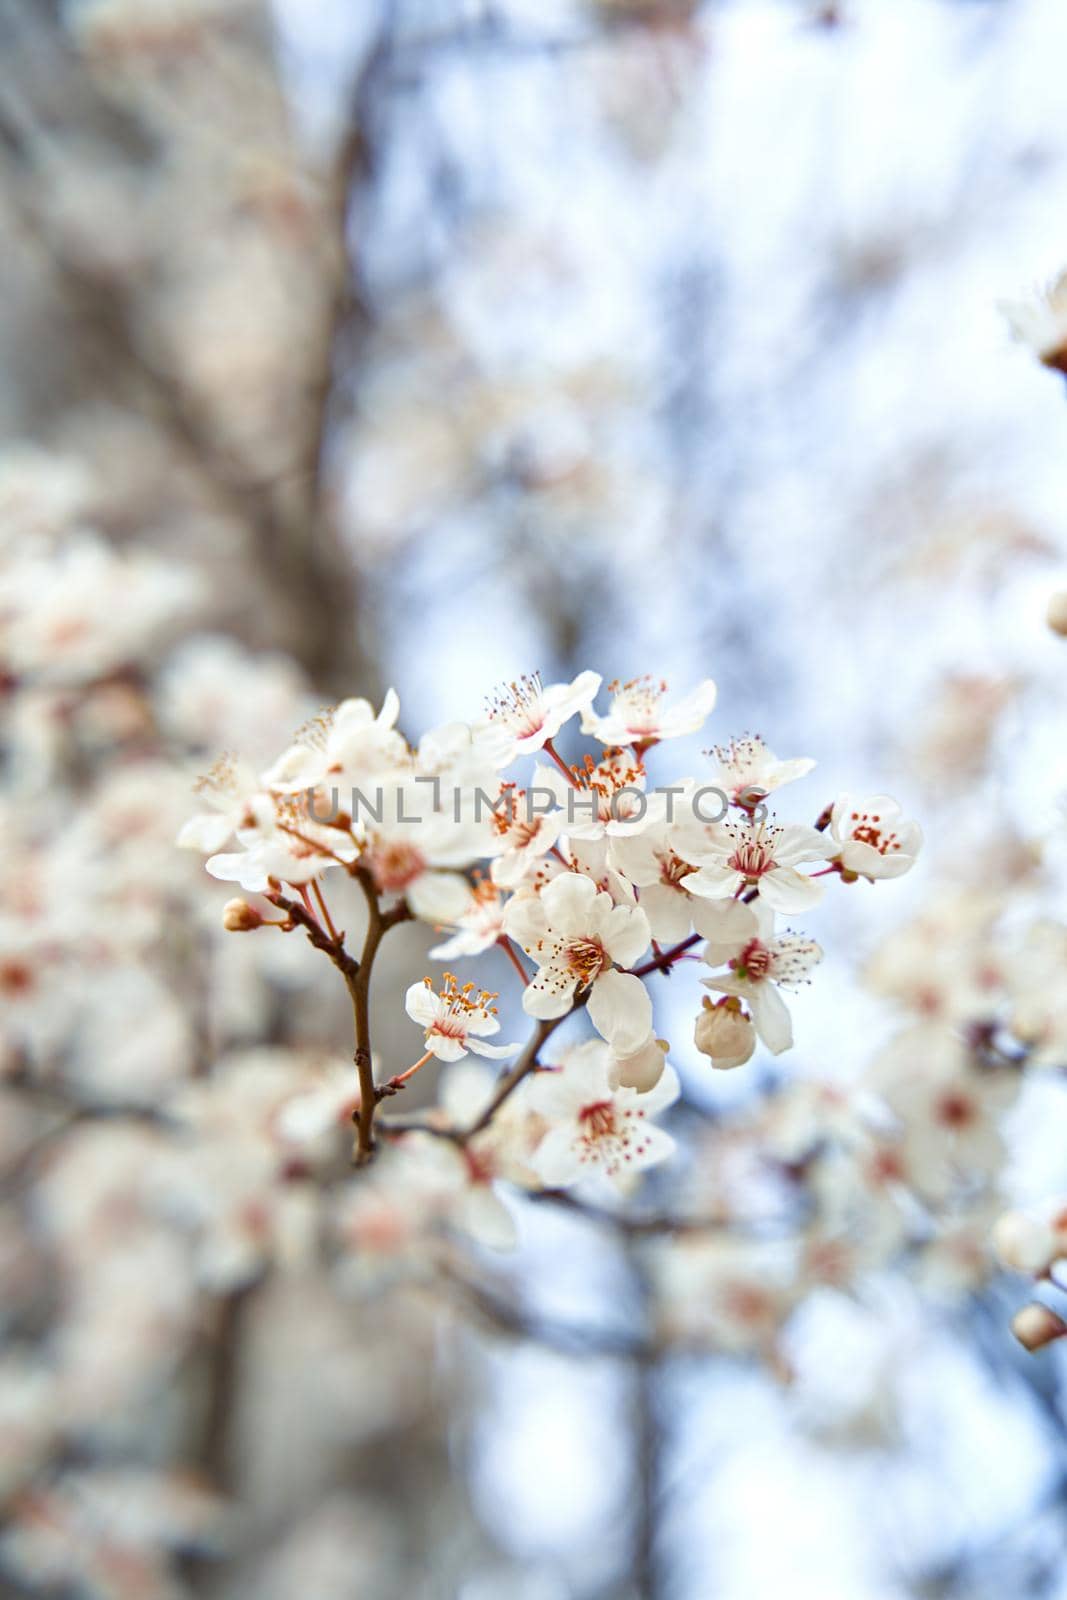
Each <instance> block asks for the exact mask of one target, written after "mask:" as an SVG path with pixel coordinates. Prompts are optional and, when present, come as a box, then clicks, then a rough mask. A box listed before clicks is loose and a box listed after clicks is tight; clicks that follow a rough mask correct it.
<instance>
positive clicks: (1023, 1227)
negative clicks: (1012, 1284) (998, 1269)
mask: <svg viewBox="0 0 1067 1600" xmlns="http://www.w3.org/2000/svg"><path fill="white" fill-rule="evenodd" d="M1063 1251H1064V1244H1063V1241H1062V1240H1061V1239H1059V1238H1057V1236H1056V1233H1055V1230H1054V1229H1053V1228H1051V1227H1050V1226H1049V1224H1048V1223H1047V1222H1044V1221H1042V1220H1041V1218H1040V1217H1035V1216H1032V1215H1030V1214H1029V1213H1028V1212H1026V1211H1005V1213H1004V1215H1003V1216H1002V1217H998V1219H997V1222H996V1224H995V1226H994V1228H993V1252H994V1254H995V1255H996V1258H997V1260H998V1261H999V1262H1000V1264H1001V1266H1003V1267H1007V1268H1008V1270H1009V1272H1025V1273H1027V1274H1028V1275H1029V1276H1030V1277H1034V1278H1036V1277H1039V1276H1040V1275H1041V1274H1042V1273H1045V1272H1047V1271H1048V1269H1049V1267H1051V1265H1052V1263H1053V1262H1054V1261H1055V1260H1056V1259H1057V1258H1058V1257H1059V1256H1061V1255H1062V1254H1063Z"/></svg>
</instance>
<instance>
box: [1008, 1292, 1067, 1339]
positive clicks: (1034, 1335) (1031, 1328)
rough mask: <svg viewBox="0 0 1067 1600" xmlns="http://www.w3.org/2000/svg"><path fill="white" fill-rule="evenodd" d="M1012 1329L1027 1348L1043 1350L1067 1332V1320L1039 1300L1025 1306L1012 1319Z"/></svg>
mask: <svg viewBox="0 0 1067 1600" xmlns="http://www.w3.org/2000/svg"><path fill="white" fill-rule="evenodd" d="M1011 1331H1012V1333H1013V1334H1014V1335H1015V1337H1016V1338H1017V1339H1018V1341H1019V1343H1020V1344H1021V1345H1022V1346H1023V1347H1024V1348H1025V1349H1027V1350H1043V1349H1044V1347H1045V1345H1047V1344H1052V1342H1053V1340H1055V1339H1062V1338H1063V1336H1064V1334H1065V1333H1067V1322H1064V1320H1063V1318H1062V1317H1058V1316H1057V1315H1056V1313H1055V1312H1054V1311H1050V1310H1049V1308H1048V1306H1043V1305H1041V1303H1040V1302H1039V1301H1037V1300H1033V1301H1031V1303H1030V1304H1029V1305H1028V1306H1023V1308H1022V1310H1021V1311H1017V1312H1016V1313H1015V1315H1014V1317H1012V1319H1011Z"/></svg>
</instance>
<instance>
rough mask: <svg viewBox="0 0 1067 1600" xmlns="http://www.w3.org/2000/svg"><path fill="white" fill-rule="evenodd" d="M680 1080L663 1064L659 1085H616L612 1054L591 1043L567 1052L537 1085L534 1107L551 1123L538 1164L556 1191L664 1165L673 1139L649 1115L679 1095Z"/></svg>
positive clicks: (537, 1154) (538, 1152)
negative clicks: (597, 1176) (642, 1088)
mask: <svg viewBox="0 0 1067 1600" xmlns="http://www.w3.org/2000/svg"><path fill="white" fill-rule="evenodd" d="M678 1093H679V1085H678V1077H677V1074H676V1073H675V1071H674V1069H673V1067H670V1066H666V1065H665V1066H664V1068H663V1072H662V1074H661V1076H660V1078H659V1080H658V1082H657V1083H656V1084H655V1085H654V1087H653V1088H651V1089H649V1090H647V1091H646V1092H645V1093H643V1094H642V1093H641V1092H639V1091H638V1090H637V1089H631V1088H624V1087H613V1086H612V1083H611V1051H610V1050H609V1049H608V1047H607V1045H606V1044H603V1043H601V1042H600V1041H599V1040H596V1039H592V1040H589V1041H588V1042H587V1043H585V1044H582V1045H577V1046H576V1047H575V1048H574V1049H572V1050H570V1051H568V1052H567V1054H566V1055H565V1056H564V1057H563V1059H562V1061H561V1063H560V1065H559V1067H558V1068H557V1069H555V1070H554V1071H548V1072H542V1073H540V1074H538V1076H537V1078H535V1080H534V1082H533V1084H532V1085H531V1087H530V1093H529V1103H530V1106H531V1107H532V1108H533V1110H535V1111H537V1112H538V1113H539V1114H540V1115H541V1116H542V1117H543V1118H544V1119H545V1121H546V1122H547V1123H548V1132H547V1133H546V1134H545V1136H544V1138H543V1139H542V1140H541V1142H540V1144H539V1145H538V1146H537V1148H536V1150H535V1151H534V1153H533V1157H532V1165H533V1168H534V1171H535V1172H536V1173H537V1174H538V1176H539V1177H540V1179H541V1181H542V1182H543V1183H544V1184H546V1185H547V1186H548V1187H549V1188H554V1189H555V1188H566V1187H568V1186H569V1185H570V1184H573V1183H578V1182H579V1181H580V1180H581V1179H582V1178H585V1177H589V1176H592V1175H593V1174H594V1173H602V1174H603V1175H604V1176H605V1177H607V1178H610V1179H613V1180H614V1181H615V1182H616V1183H617V1184H619V1183H621V1184H625V1183H626V1182H627V1180H628V1179H629V1177H630V1175H631V1174H632V1173H635V1172H639V1171H640V1170H641V1169H642V1168H644V1167H650V1166H654V1165H655V1164H656V1163H657V1162H660V1161H664V1160H665V1159H666V1158H667V1157H668V1156H669V1155H670V1153H671V1151H672V1150H673V1149H674V1140H673V1139H672V1138H671V1137H670V1135H669V1134H667V1133H665V1132H664V1131H663V1129H662V1128H658V1127H656V1126H655V1124H654V1123H652V1122H650V1121H649V1118H650V1117H652V1116H654V1115H656V1114H657V1113H658V1112H660V1111H664V1110H666V1108H667V1107H668V1106H669V1105H672V1104H673V1103H674V1101H675V1100H676V1099H677V1098H678Z"/></svg>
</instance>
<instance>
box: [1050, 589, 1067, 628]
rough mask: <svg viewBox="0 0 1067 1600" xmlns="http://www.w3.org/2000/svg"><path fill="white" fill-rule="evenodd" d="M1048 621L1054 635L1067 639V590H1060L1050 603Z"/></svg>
mask: <svg viewBox="0 0 1067 1600" xmlns="http://www.w3.org/2000/svg"><path fill="white" fill-rule="evenodd" d="M1046 619H1047V621H1048V625H1049V627H1050V628H1051V629H1052V631H1053V633H1058V634H1059V635H1060V637H1061V638H1064V639H1067V589H1059V590H1057V592H1056V593H1055V594H1054V595H1053V596H1052V598H1051V599H1050V601H1049V603H1048V611H1047V612H1046Z"/></svg>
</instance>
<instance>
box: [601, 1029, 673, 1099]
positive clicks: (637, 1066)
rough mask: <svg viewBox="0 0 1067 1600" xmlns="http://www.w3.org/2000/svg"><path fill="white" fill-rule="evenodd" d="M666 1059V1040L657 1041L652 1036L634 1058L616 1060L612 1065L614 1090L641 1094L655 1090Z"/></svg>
mask: <svg viewBox="0 0 1067 1600" xmlns="http://www.w3.org/2000/svg"><path fill="white" fill-rule="evenodd" d="M666 1059H667V1041H666V1039H657V1038H655V1037H654V1036H653V1035H652V1034H650V1035H649V1037H648V1040H647V1042H646V1043H645V1044H643V1045H642V1046H641V1048H640V1050H635V1051H634V1053H633V1055H632V1056H616V1057H615V1058H614V1060H613V1061H612V1063H611V1083H612V1088H615V1089H620V1088H621V1089H637V1090H638V1092H639V1093H641V1094H644V1093H646V1092H647V1091H648V1090H649V1089H654V1088H655V1087H656V1084H657V1083H658V1082H659V1080H660V1079H661V1078H662V1076H663V1063H664V1062H665V1061H666Z"/></svg>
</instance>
